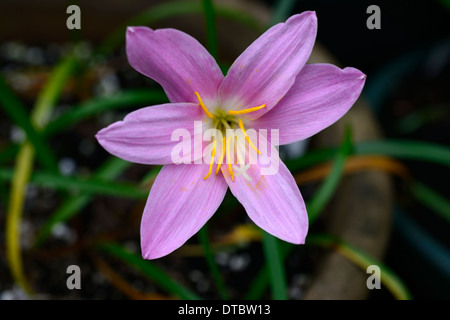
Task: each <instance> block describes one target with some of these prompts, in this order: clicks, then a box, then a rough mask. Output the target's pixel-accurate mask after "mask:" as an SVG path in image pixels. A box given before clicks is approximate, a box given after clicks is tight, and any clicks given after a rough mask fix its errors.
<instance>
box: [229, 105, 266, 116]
mask: <svg viewBox="0 0 450 320" xmlns="http://www.w3.org/2000/svg"><path fill="white" fill-rule="evenodd" d="M265 107H266V105H265V104H263V105H261V106H258V107H253V108H248V109H242V110H228V114H231V115H238V114H245V113H250V112H254V111H258V110H261V109H262V108H265Z"/></svg>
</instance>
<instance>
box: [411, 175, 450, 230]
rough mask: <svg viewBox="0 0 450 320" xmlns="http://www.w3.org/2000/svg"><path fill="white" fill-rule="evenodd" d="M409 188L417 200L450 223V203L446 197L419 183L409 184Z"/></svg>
mask: <svg viewBox="0 0 450 320" xmlns="http://www.w3.org/2000/svg"><path fill="white" fill-rule="evenodd" d="M409 188H410V191H411V194H412V195H413V197H414V198H416V200H418V201H419V202H420V203H422V204H423V205H425V206H426V207H428V208H430V209H432V210H434V211H435V212H436V213H438V214H439V215H440V216H441V217H442V218H443V219H444V220H446V221H447V222H450V202H449V201H448V200H447V199H446V198H445V197H443V196H442V195H440V194H439V193H437V192H436V191H434V190H433V189H431V188H430V187H428V186H426V185H424V184H423V183H420V182H417V181H414V182H411V183H409Z"/></svg>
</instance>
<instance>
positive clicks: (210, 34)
mask: <svg viewBox="0 0 450 320" xmlns="http://www.w3.org/2000/svg"><path fill="white" fill-rule="evenodd" d="M203 14H204V16H205V29H206V35H207V39H208V49H209V53H211V55H212V56H213V57H214V58H215V59H216V60H217V33H216V14H215V12H214V6H213V4H212V2H211V0H203Z"/></svg>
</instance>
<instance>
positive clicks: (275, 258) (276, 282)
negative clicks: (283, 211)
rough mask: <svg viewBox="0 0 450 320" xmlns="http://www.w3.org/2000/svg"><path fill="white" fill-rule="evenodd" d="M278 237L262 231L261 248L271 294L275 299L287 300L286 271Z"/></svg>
mask: <svg viewBox="0 0 450 320" xmlns="http://www.w3.org/2000/svg"><path fill="white" fill-rule="evenodd" d="M278 242H279V241H278V239H277V238H275V237H274V236H272V235H270V234H268V233H267V232H265V231H263V241H262V245H263V249H264V255H265V260H266V264H267V269H268V273H269V279H270V284H271V286H272V294H273V298H274V299H275V300H287V299H288V295H287V282H286V272H285V270H284V263H283V261H284V259H283V257H282V256H281V253H280V249H279V244H278Z"/></svg>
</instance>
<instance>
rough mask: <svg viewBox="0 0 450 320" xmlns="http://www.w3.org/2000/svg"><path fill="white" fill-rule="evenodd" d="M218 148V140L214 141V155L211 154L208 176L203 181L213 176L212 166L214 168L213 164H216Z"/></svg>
mask: <svg viewBox="0 0 450 320" xmlns="http://www.w3.org/2000/svg"><path fill="white" fill-rule="evenodd" d="M216 146H217V140H215V139H214V142H213V149H212V154H211V162H210V163H209V170H208V174H207V175H206V176H205V177H204V178H203V180H206V179H208V177H209V176H210V175H211V172H212V166H213V164H214V156H215V155H216Z"/></svg>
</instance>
